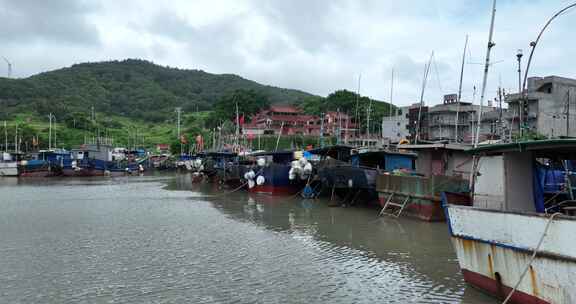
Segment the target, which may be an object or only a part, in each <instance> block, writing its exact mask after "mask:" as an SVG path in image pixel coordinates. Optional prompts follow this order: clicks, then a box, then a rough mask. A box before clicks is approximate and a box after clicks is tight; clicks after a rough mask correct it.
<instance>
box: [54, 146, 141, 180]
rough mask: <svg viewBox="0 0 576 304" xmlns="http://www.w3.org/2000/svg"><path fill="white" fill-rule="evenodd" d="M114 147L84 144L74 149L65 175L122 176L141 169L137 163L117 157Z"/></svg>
mask: <svg viewBox="0 0 576 304" xmlns="http://www.w3.org/2000/svg"><path fill="white" fill-rule="evenodd" d="M113 154H114V148H113V147H112V146H111V145H105V144H84V145H82V146H81V147H80V148H79V149H73V150H72V157H71V161H70V162H69V163H67V164H65V165H64V166H63V170H62V173H63V175H64V176H77V177H80V176H84V177H85V176H121V175H127V174H131V173H133V172H138V171H140V168H139V167H140V166H139V165H138V164H136V163H129V162H128V161H126V159H124V158H123V159H115V157H113Z"/></svg>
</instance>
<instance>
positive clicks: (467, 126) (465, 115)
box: [382, 94, 502, 142]
mask: <svg viewBox="0 0 576 304" xmlns="http://www.w3.org/2000/svg"><path fill="white" fill-rule="evenodd" d="M478 110H479V107H478V106H477V105H473V104H472V103H469V102H458V101H457V95H455V94H450V95H446V96H444V102H443V103H442V104H439V105H434V106H422V107H420V104H419V103H416V104H413V105H411V106H408V107H402V108H400V110H399V111H400V113H401V114H399V115H398V116H392V117H386V118H384V119H383V121H382V134H383V137H384V138H386V139H388V140H390V142H399V141H400V140H402V139H408V140H409V141H411V142H413V141H414V140H415V139H416V135H417V133H418V131H419V140H425V141H450V142H456V141H457V142H472V141H473V140H474V135H475V132H476V126H477V125H478V116H477V113H478ZM501 113H502V110H501V108H497V107H493V106H491V105H489V106H484V107H483V108H482V120H481V125H480V136H479V140H486V139H493V138H497V137H498V136H499V134H501V129H500V127H499V126H501V123H500V122H501V121H502V115H501ZM419 117H420V119H419ZM456 118H458V121H456ZM418 129H419V130H418ZM456 132H458V135H456Z"/></svg>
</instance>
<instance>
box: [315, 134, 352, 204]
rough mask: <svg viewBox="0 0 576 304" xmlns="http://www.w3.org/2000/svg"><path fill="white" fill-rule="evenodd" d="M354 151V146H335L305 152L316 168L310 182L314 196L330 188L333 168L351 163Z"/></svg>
mask: <svg viewBox="0 0 576 304" xmlns="http://www.w3.org/2000/svg"><path fill="white" fill-rule="evenodd" d="M352 149H353V147H352V146H347V145H333V146H327V147H322V148H317V149H312V150H309V151H306V152H305V155H306V156H307V157H308V158H309V160H310V162H311V163H312V164H313V168H314V170H313V173H312V180H311V182H310V184H311V185H312V189H313V190H314V192H315V193H314V195H316V194H319V193H321V192H322V190H323V188H324V186H325V185H327V187H329V186H330V184H331V183H330V182H329V172H330V170H331V168H333V167H336V166H342V165H346V164H348V163H349V162H350V155H351V151H352Z"/></svg>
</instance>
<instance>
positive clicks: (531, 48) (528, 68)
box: [520, 3, 576, 135]
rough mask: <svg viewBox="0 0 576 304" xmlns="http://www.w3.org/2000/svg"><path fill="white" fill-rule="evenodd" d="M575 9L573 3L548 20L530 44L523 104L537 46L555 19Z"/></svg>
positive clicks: (575, 4) (526, 97)
mask: <svg viewBox="0 0 576 304" xmlns="http://www.w3.org/2000/svg"><path fill="white" fill-rule="evenodd" d="M574 7H576V3H572V4H570V5H568V6H566V7H564V8H563V9H561V10H559V11H558V12H557V13H556V14H554V15H553V16H552V17H551V18H550V19H548V21H547V22H546V24H544V27H543V28H542V29H541V30H540V33H538V37H536V40H534V41H532V42H530V55H529V56H528V62H527V63H526V70H525V71H524V82H523V83H522V90H521V91H520V93H521V94H522V95H521V99H522V103H523V104H524V103H526V102H527V101H528V94H527V91H526V82H527V81H528V71H529V70H530V64H531V63H532V57H533V56H534V50H536V46H537V45H538V42H539V41H540V38H541V37H542V34H544V31H545V30H546V29H547V28H548V26H549V25H550V23H552V21H553V20H554V19H556V18H557V17H558V16H560V15H562V14H564V13H565V12H567V11H568V10H570V9H571V8H574ZM524 118H525V117H524ZM522 122H523V121H522V120H521V121H520V123H522ZM520 134H521V135H522V127H520Z"/></svg>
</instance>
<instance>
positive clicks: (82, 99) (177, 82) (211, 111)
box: [0, 59, 393, 151]
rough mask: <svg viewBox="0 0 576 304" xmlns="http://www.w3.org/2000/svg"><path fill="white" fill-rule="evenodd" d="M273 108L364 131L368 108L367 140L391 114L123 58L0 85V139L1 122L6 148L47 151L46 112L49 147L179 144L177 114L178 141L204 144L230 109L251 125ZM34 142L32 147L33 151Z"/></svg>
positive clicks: (351, 101) (382, 108) (352, 98)
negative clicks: (90, 142) (102, 140)
mask: <svg viewBox="0 0 576 304" xmlns="http://www.w3.org/2000/svg"><path fill="white" fill-rule="evenodd" d="M277 103H289V104H296V105H298V106H299V107H301V108H302V109H303V110H304V111H305V112H306V113H310V114H317V115H320V113H322V112H326V111H336V110H339V111H341V112H344V113H348V114H355V113H357V114H359V117H358V118H359V123H360V125H361V128H362V129H364V128H366V121H365V119H363V118H364V116H365V113H367V109H368V108H370V109H371V113H372V115H371V117H372V120H373V121H374V122H375V123H373V124H371V129H372V130H371V132H372V133H374V132H376V133H377V132H378V128H379V126H378V123H377V122H378V121H380V119H381V117H382V116H387V115H390V113H392V112H393V107H392V106H391V105H390V104H388V103H385V102H381V101H377V100H370V99H369V98H368V97H365V96H357V95H356V94H355V93H353V92H349V91H346V90H338V91H335V92H333V93H332V94H330V95H328V96H327V97H320V96H315V95H311V94H308V93H305V92H302V91H298V90H290V89H282V88H277V87H272V86H266V85H261V84H259V83H256V82H254V81H251V80H247V79H244V78H242V77H239V76H236V75H232V74H222V75H216V74H210V73H206V72H204V71H199V70H183V69H177V68H170V67H162V66H159V65H156V64H153V63H151V62H148V61H144V60H136V59H128V60H124V61H109V62H97V63H82V64H76V65H73V66H71V67H69V68H63V69H59V70H55V71H51V72H46V73H41V74H38V75H34V76H31V77H28V78H24V79H8V78H0V134H4V132H5V129H4V126H3V122H2V121H3V120H6V121H7V122H8V123H7V129H6V133H7V135H8V138H9V139H10V143H9V146H10V147H11V149H13V147H14V141H13V140H12V139H13V138H14V136H15V135H16V129H18V137H19V142H20V150H21V151H32V150H34V149H37V148H47V147H48V142H49V136H48V133H49V132H48V131H49V128H48V114H49V113H53V114H55V117H56V125H55V127H54V129H55V131H54V132H56V133H57V137H56V136H55V138H54V139H53V141H52V142H53V143H54V142H55V143H56V144H53V146H58V147H66V148H71V147H75V146H78V145H80V144H82V143H83V142H84V141H85V140H87V139H90V138H94V137H96V136H104V137H109V138H113V139H114V141H115V143H116V144H118V145H124V146H127V147H129V146H144V147H152V146H153V145H154V144H157V143H175V142H177V141H178V137H177V135H176V133H177V132H176V115H175V113H174V110H175V107H182V110H183V116H182V134H184V135H186V136H187V137H188V138H194V137H195V136H196V135H197V134H203V135H204V137H205V138H206V144H207V145H210V144H211V139H212V138H213V135H214V134H212V131H211V130H213V129H214V128H216V127H219V126H221V125H222V124H223V123H224V122H228V125H230V124H232V121H233V119H234V116H235V113H234V111H233V109H232V108H234V105H235V104H239V105H240V108H241V111H242V114H246V115H247V116H248V117H247V118H248V119H250V115H251V114H253V113H255V112H257V111H258V110H259V109H260V108H262V107H266V106H267V105H269V104H277ZM92 107H94V113H95V115H94V117H92V116H91V110H92ZM232 129H234V128H232ZM34 142H37V143H38V142H39V145H38V146H35V147H33V146H32V143H34ZM274 143H275V141H274ZM281 143H282V145H283V144H284V142H281ZM287 144H289V142H288V141H287ZM282 145H281V147H284V146H282ZM0 146H3V145H2V143H0ZM176 146H177V147H179V144H176ZM286 147H289V145H288V146H286ZM2 148H3V147H2Z"/></svg>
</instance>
